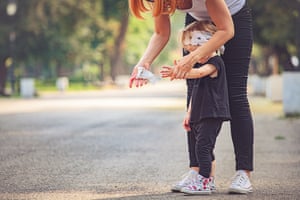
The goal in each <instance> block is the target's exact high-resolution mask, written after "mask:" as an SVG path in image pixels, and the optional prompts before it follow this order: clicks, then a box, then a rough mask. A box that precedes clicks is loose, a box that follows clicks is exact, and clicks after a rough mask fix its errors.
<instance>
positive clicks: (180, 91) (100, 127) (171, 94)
mask: <svg viewBox="0 0 300 200" xmlns="http://www.w3.org/2000/svg"><path fill="white" fill-rule="evenodd" d="M250 102H251V106H252V110H253V114H254V115H253V116H254V126H255V171H254V173H252V178H251V181H252V184H253V187H254V192H253V193H252V194H249V195H229V194H228V193H227V188H228V186H229V183H230V179H231V177H232V176H233V174H234V165H235V162H234V156H233V148H232V142H231V138H230V126H229V124H228V123H224V125H223V128H222V130H221V133H220V136H219V137H218V140H217V144H216V159H217V176H216V184H217V193H215V194H212V195H210V196H185V195H183V194H181V193H171V192H170V185H172V184H173V183H174V182H176V181H178V180H179V179H180V178H181V175H182V174H184V173H185V172H186V171H187V170H188V167H187V166H188V160H187V146H186V136H185V132H184V131H183V129H182V127H181V121H182V118H183V115H184V107H185V86H184V84H182V82H180V81H177V82H173V83H172V84H171V85H170V84H167V83H165V82H162V83H159V84H157V85H149V86H147V87H144V88H139V89H131V90H129V89H113V90H105V91H92V92H91V91H90V92H81V93H78V92H76V93H72V92H65V93H47V94H41V96H40V98H37V99H5V98H0V199H1V200H2V199H10V200H12V199H14V200H17V199H18V200H19V199H20V200H21V199H22V200H23V199H33V200H40V199H43V200H44V199H45V200H48V199H55V200H61V199H72V200H77V199H80V200H85V199H87V200H100V199H106V200H108V199H115V200H118V199H119V200H125V199H126V200H127V199H128V200H129V199H130V200H131V199H132V200H138V199H151V200H152V199H184V200H185V199H187V200H194V199H233V200H235V199H272V200H277V199H278V200H279V199H280V200H281V199H300V189H299V186H300V119H299V118H289V119H287V118H285V117H283V114H282V105H281V104H280V103H273V102H270V101H268V100H267V99H264V98H262V97H250Z"/></svg>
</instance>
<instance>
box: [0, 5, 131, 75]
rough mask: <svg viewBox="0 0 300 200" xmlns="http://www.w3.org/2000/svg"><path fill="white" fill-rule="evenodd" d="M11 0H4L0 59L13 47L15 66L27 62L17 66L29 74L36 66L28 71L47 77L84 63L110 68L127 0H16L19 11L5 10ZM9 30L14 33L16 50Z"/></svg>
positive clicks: (0, 7) (0, 15) (0, 10)
mask: <svg viewBox="0 0 300 200" xmlns="http://www.w3.org/2000/svg"><path fill="white" fill-rule="evenodd" d="M7 2H8V0H2V1H0V23H1V26H0V60H3V59H5V58H6V57H7V56H9V55H11V54H12V53H13V54H14V55H15V56H14V57H15V58H16V59H15V61H16V66H17V67H18V68H20V67H22V68H23V69H21V70H19V71H22V72H24V73H25V74H26V71H28V66H33V68H34V69H33V71H34V73H31V74H28V72H27V74H28V75H30V76H44V77H45V74H47V76H48V75H49V76H50V77H49V78H55V77H52V76H53V75H54V76H58V75H71V74H72V71H73V69H76V68H78V67H83V66H84V65H85V64H88V65H94V66H100V65H103V66H104V70H102V71H101V72H103V71H104V72H107V71H109V69H110V67H111V66H110V60H111V59H112V55H113V54H114V51H115V50H114V49H115V48H116V44H115V41H116V40H117V38H116V37H118V36H119V35H118V30H119V27H120V25H121V19H122V17H123V16H124V14H128V5H127V1H124V0H114V1H109V0H101V1H97V0H51V1H49V0H26V1H23V0H16V2H17V3H18V9H17V13H16V15H15V16H8V15H7V14H6V5H7ZM11 31H14V32H15V33H16V39H15V41H14V49H13V52H11V51H10V42H9V40H8V36H9V33H10V32H11ZM38 68H42V70H38ZM53 71H54V72H55V73H54V74H53V73H52V72H53ZM44 72H45V73H44ZM101 72H100V70H98V73H101ZM41 73H42V74H41ZM25 74H22V76H24V75H25ZM101 76H103V75H101ZM98 77H100V75H98Z"/></svg>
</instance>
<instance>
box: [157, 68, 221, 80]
mask: <svg viewBox="0 0 300 200" xmlns="http://www.w3.org/2000/svg"><path fill="white" fill-rule="evenodd" d="M173 71H174V67H173V66H167V65H164V66H162V70H161V71H160V74H161V77H162V78H168V77H171V76H172V74H173ZM208 75H209V76H211V77H212V78H214V77H217V76H218V70H217V68H216V67H215V66H214V65H212V64H205V65H203V66H201V67H200V68H193V69H191V70H190V71H189V72H187V73H186V74H185V77H184V78H188V79H195V78H202V77H205V76H208Z"/></svg>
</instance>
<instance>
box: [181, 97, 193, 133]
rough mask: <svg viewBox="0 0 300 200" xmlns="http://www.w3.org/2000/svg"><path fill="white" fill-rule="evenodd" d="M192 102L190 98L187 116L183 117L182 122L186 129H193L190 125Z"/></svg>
mask: <svg viewBox="0 0 300 200" xmlns="http://www.w3.org/2000/svg"><path fill="white" fill-rule="evenodd" d="M191 104H192V99H191V100H190V104H189V108H188V110H187V112H186V115H185V117H184V119H183V123H182V125H183V128H184V130H186V131H191V127H190V117H191V111H192V108H191Z"/></svg>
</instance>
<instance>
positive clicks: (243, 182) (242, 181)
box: [229, 170, 252, 194]
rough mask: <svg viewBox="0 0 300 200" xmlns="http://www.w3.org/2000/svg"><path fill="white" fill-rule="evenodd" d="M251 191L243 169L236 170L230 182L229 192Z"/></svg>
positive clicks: (244, 192)
mask: <svg viewBox="0 0 300 200" xmlns="http://www.w3.org/2000/svg"><path fill="white" fill-rule="evenodd" d="M250 192H252V186H251V183H250V180H249V177H248V176H247V174H246V172H245V171H244V170H238V171H237V172H236V173H235V175H234V177H233V179H232V182H231V185H230V187H229V193H235V194H247V193H250Z"/></svg>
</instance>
